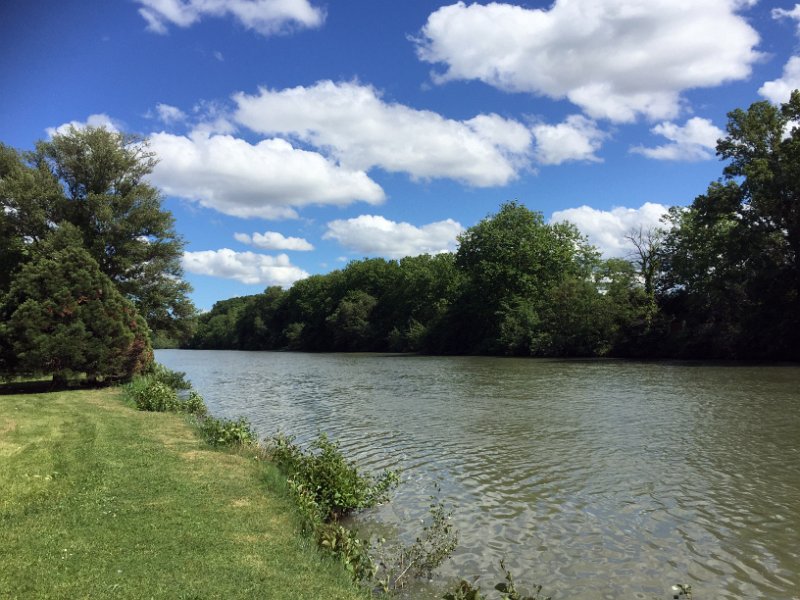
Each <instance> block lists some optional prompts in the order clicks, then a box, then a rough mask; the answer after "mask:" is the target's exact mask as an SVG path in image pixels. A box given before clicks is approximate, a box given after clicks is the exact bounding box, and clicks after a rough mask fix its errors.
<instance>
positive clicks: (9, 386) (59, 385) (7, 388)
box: [0, 379, 114, 396]
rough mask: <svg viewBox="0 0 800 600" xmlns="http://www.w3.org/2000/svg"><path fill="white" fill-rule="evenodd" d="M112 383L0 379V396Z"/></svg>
mask: <svg viewBox="0 0 800 600" xmlns="http://www.w3.org/2000/svg"><path fill="white" fill-rule="evenodd" d="M110 385H114V382H111V381H88V380H79V381H56V380H51V379H36V380H28V381H5V382H2V381H0V396H8V395H11V394H46V393H48V392H63V391H66V390H93V389H97V388H103V387H108V386H110Z"/></svg>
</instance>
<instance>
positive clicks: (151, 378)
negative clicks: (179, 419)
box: [123, 368, 208, 417]
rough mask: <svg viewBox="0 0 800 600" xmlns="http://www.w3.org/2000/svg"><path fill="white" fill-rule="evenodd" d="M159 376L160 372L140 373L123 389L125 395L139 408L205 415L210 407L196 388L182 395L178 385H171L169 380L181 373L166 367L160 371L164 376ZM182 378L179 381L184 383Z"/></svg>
mask: <svg viewBox="0 0 800 600" xmlns="http://www.w3.org/2000/svg"><path fill="white" fill-rule="evenodd" d="M165 373H166V374H167V375H168V376H167V377H159V374H158V373H148V374H147V375H140V376H137V377H134V378H133V380H132V381H131V382H130V383H128V384H127V385H126V386H125V387H124V388H123V389H124V393H125V397H126V398H127V399H128V400H130V401H132V402H133V403H134V405H135V406H136V408H138V409H139V410H146V411H152V412H184V413H188V414H192V415H196V416H198V417H205V416H206V414H207V412H208V409H207V408H206V404H205V402H204V401H203V397H202V396H200V394H198V393H197V392H196V391H195V390H189V393H188V394H187V395H186V396H184V397H181V396H179V395H178V393H177V391H176V389H180V388H178V386H176V385H170V383H169V380H170V379H171V378H172V379H173V380H174V376H175V375H181V374H180V373H176V372H175V371H169V370H167V369H166V368H164V369H163V370H161V371H160V374H161V375H162V376H163V375H164V374H165ZM181 382H182V378H180V379H179V380H178V381H177V383H178V384H180V385H182V383H181ZM183 389H185V388H183Z"/></svg>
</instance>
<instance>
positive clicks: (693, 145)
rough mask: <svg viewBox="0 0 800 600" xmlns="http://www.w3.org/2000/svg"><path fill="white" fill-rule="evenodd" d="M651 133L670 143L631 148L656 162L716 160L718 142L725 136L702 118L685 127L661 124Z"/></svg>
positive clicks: (688, 123)
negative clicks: (715, 151) (715, 152)
mask: <svg viewBox="0 0 800 600" xmlns="http://www.w3.org/2000/svg"><path fill="white" fill-rule="evenodd" d="M650 131H652V132H653V133H654V134H656V135H661V136H664V137H665V138H667V139H668V140H669V141H670V143H668V144H662V145H661V146H656V147H654V148H648V147H644V146H635V147H633V148H631V152H635V153H637V154H642V155H644V156H646V157H648V158H654V159H656V160H685V161H696V160H708V159H709V158H714V149H715V148H716V146H717V140H718V139H719V138H721V137H723V136H724V135H725V132H724V131H722V130H721V129H720V128H719V127H717V126H715V125H714V124H713V123H712V122H711V121H710V120H708V119H701V118H700V117H693V118H691V119H689V120H688V121H686V123H685V124H684V125H683V126H681V125H676V124H675V123H659V124H658V125H656V126H655V127H653V128H652V129H651V130H650Z"/></svg>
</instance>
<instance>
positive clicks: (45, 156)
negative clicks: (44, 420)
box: [0, 91, 800, 380]
mask: <svg viewBox="0 0 800 600" xmlns="http://www.w3.org/2000/svg"><path fill="white" fill-rule="evenodd" d="M728 117H729V118H728V124H727V133H726V135H725V137H724V138H722V139H720V140H719V141H718V145H717V154H718V155H719V157H720V158H721V159H722V160H724V161H725V164H724V168H723V170H722V173H721V176H720V178H719V179H718V180H717V181H714V182H712V183H711V184H710V185H709V187H708V189H707V190H706V192H705V193H704V194H701V195H700V196H698V197H697V198H695V200H694V201H693V202H692V203H691V204H690V205H689V206H687V207H673V208H672V209H670V211H669V214H668V215H667V216H666V217H665V219H664V223H663V226H662V227H661V228H658V229H652V230H637V231H631V232H629V235H628V239H629V241H630V242H631V247H632V253H631V255H630V256H629V257H626V258H613V259H602V258H601V256H600V254H599V253H598V251H597V249H596V248H594V247H593V246H591V245H590V244H589V243H588V241H587V239H586V238H585V237H584V236H582V235H581V234H580V232H579V231H578V230H577V229H576V228H575V227H574V226H573V225H571V224H569V223H547V222H546V221H545V219H544V217H543V215H542V214H541V213H538V212H535V211H531V210H529V209H528V208H526V207H525V206H524V205H522V204H521V203H519V202H516V201H513V202H508V203H506V204H503V205H502V206H500V207H499V209H498V211H497V212H496V213H495V214H491V215H489V216H487V217H486V218H485V219H483V220H482V221H480V222H479V223H477V224H476V225H474V226H473V227H470V228H469V229H467V230H466V231H465V232H464V233H463V234H462V235H461V236H460V238H459V244H458V248H457V250H456V251H455V252H452V253H445V254H437V255H433V256H431V255H422V256H415V257H407V258H403V259H401V260H385V259H381V258H374V259H364V260H357V261H353V262H351V263H350V264H348V265H347V266H346V267H345V268H343V269H340V270H336V271H333V272H331V273H328V274H325V275H314V276H312V277H309V278H307V279H304V280H302V281H299V282H297V283H295V284H294V285H293V286H292V287H291V288H290V289H287V290H284V289H281V288H277V287H270V288H267V289H266V290H265V291H264V292H263V293H260V294H255V295H252V296H245V297H240V298H231V299H229V300H223V301H221V302H218V303H216V304H215V305H214V307H213V308H212V310H211V311H209V312H207V313H205V314H202V315H197V313H196V311H195V308H194V306H193V305H192V303H191V301H190V300H189V297H188V294H189V292H190V288H189V286H188V284H187V283H186V282H185V281H184V280H183V278H182V271H181V266H180V258H181V254H182V249H183V244H184V242H183V240H182V239H181V238H180V236H178V235H177V233H176V232H175V229H174V222H173V218H172V215H171V214H170V213H169V212H168V211H166V210H164V209H163V207H162V202H161V200H162V199H161V195H160V193H159V191H158V190H157V189H155V188H154V187H152V186H151V185H149V183H148V182H147V175H148V174H149V173H150V172H151V171H152V168H153V166H154V165H155V161H156V157H155V156H154V155H153V154H152V153H151V152H149V150H148V147H147V143H146V140H142V139H138V138H136V137H133V136H129V135H125V134H121V133H116V132H111V131H108V130H106V129H102V128H86V129H80V130H79V129H75V128H72V129H70V130H69V131H67V132H63V133H57V134H55V135H53V136H52V138H51V139H50V140H48V141H40V142H38V143H37V144H36V147H35V149H34V150H33V151H30V152H19V151H17V150H14V149H12V148H10V147H8V146H5V145H3V144H0V377H5V378H8V377H14V376H30V375H41V374H46V375H53V376H54V378H58V379H67V378H70V377H74V376H77V375H79V374H86V375H88V376H89V377H90V378H92V379H105V380H119V379H126V378H129V377H130V376H132V375H133V374H135V373H137V372H141V371H142V370H144V369H147V368H148V366H149V365H150V364H151V363H152V346H153V345H154V344H155V345H156V346H163V345H167V344H180V345H182V346H183V347H187V348H215V349H241V350H283V349H288V350H303V351H313V352H318V351H391V352H420V353H429V354H493V355H511V356H621V357H640V358H644V357H648V358H665V357H678V358H737V359H767V360H784V359H788V360H799V359H800V258H799V256H800V126H798V123H800V93H799V92H797V91H795V92H794V93H793V94H792V96H791V99H790V100H789V101H788V102H787V103H785V104H783V105H781V106H775V105H773V104H770V103H768V102H757V103H755V104H753V105H752V106H750V108H749V109H747V110H742V109H737V110H734V111H733V112H731V113H729V115H728Z"/></svg>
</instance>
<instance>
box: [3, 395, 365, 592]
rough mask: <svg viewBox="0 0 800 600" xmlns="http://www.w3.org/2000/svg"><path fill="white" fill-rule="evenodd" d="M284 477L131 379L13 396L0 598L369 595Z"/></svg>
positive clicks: (7, 428) (6, 411) (7, 401)
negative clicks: (141, 399) (127, 388)
mask: <svg viewBox="0 0 800 600" xmlns="http://www.w3.org/2000/svg"><path fill="white" fill-rule="evenodd" d="M266 482H271V484H270V485H267V484H266ZM280 483H281V479H280V477H279V476H277V475H276V473H275V472H274V470H273V467H272V466H271V465H268V464H264V463H263V462H260V461H255V460H254V459H253V458H252V456H245V455H235V454H228V453H222V452H216V451H212V450H210V449H209V448H208V447H207V446H205V444H204V443H203V442H201V441H200V440H199V438H198V437H197V436H195V434H194V431H193V430H192V427H191V425H190V424H189V423H188V422H187V420H186V419H185V417H183V416H179V415H172V414H163V413H143V412H138V411H136V410H134V409H132V408H130V407H128V406H126V405H124V404H123V402H122V400H121V394H120V392H119V391H118V390H92V391H73V392H60V393H51V394H40V395H24V396H23V395H17V396H0V490H2V492H0V565H1V566H0V598H3V599H5V598H19V599H25V600H27V599H31V598H70V599H71V598H137V599H138V598H170V599H172V598H226V599H227V598H282V599H283V598H309V599H320V598H326V599H327V598H331V599H334V598H341V599H350V598H353V599H355V598H364V597H366V594H365V593H364V592H363V591H362V590H358V589H357V588H356V587H355V586H354V585H353V584H352V583H351V582H350V581H349V579H348V578H347V576H346V574H345V573H344V570H343V569H342V567H341V565H339V564H336V563H333V562H331V561H330V560H328V559H326V558H324V557H322V556H320V555H319V553H318V551H317V550H316V548H315V547H314V544H313V543H312V542H311V541H309V540H306V539H304V538H303V537H302V536H300V535H299V534H298V530H297V527H296V523H295V521H294V519H293V514H294V513H293V509H292V506H291V503H290V502H289V501H288V499H287V498H286V497H285V496H284V495H282V494H281V492H280V487H281V485H280Z"/></svg>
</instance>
